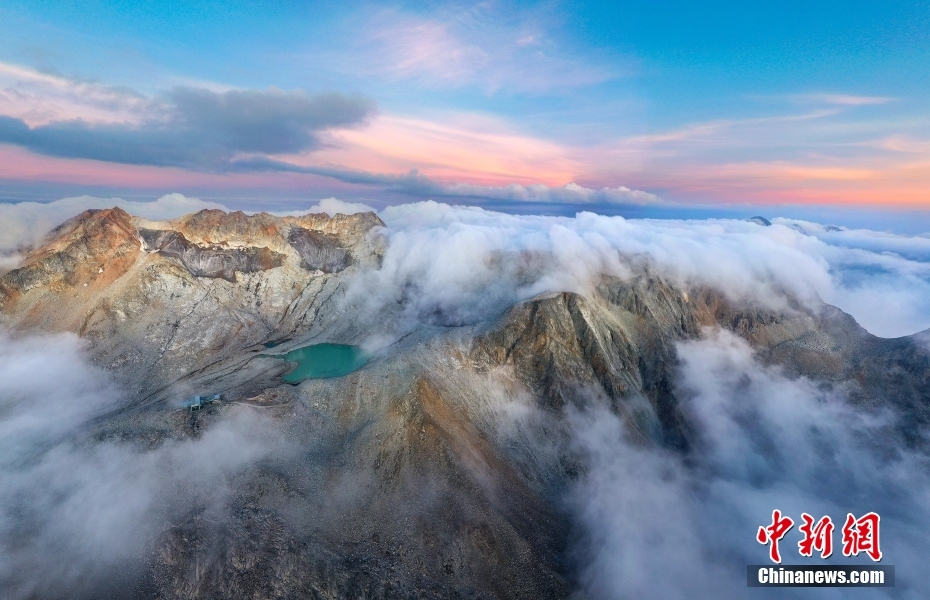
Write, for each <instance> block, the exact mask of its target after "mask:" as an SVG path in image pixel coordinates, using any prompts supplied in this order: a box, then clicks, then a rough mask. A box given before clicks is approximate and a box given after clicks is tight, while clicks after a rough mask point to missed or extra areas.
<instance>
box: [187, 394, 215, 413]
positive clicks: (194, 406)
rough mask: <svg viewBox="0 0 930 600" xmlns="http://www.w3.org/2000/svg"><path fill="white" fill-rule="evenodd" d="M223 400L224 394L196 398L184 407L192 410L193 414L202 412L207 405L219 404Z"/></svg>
mask: <svg viewBox="0 0 930 600" xmlns="http://www.w3.org/2000/svg"><path fill="white" fill-rule="evenodd" d="M222 399H223V395H222V394H213V395H212V396H194V397H193V398H191V399H190V400H188V401H186V402H185V403H184V405H183V406H185V407H187V408H190V409H191V412H194V411H198V410H200V409H201V408H203V407H204V406H206V405H207V404H212V403H214V402H219V401H220V400H222Z"/></svg>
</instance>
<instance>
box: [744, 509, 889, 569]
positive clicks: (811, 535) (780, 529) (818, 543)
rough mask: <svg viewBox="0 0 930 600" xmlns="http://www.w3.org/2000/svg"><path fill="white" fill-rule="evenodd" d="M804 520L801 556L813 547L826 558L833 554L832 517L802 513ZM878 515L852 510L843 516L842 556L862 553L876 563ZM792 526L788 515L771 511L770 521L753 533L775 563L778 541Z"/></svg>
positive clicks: (878, 555)
mask: <svg viewBox="0 0 930 600" xmlns="http://www.w3.org/2000/svg"><path fill="white" fill-rule="evenodd" d="M801 520H802V521H803V523H802V524H801V526H800V527H798V530H799V531H800V532H801V533H802V534H803V535H804V537H803V538H802V539H801V541H800V542H798V552H799V553H800V554H801V556H813V555H814V550H816V551H818V552H820V558H829V557H830V556H831V555H832V554H833V529H834V526H833V520H832V519H831V518H830V517H828V516H824V517H821V519H820V520H819V521H817V522H816V524H815V522H814V517H812V516H810V515H809V514H807V513H801ZM880 520H881V518H880V517H879V516H878V514H877V513H874V512H870V513H866V514H865V515H863V516H862V517H860V518H858V519H857V518H856V517H854V516H853V515H852V514H851V513H850V514H847V515H846V523H845V524H844V525H843V556H857V555H858V554H859V553H860V552H865V553H866V554H867V555H868V556H869V558H871V559H872V560H874V561H875V562H878V561H880V560H881V559H882V551H881V548H880V547H879V536H878V526H879V523H880ZM792 527H794V521H793V520H792V519H791V517H786V516H784V515H782V513H781V511H780V510H778V509H775V510H773V511H772V524H771V525H768V526H766V527H760V528H759V532H758V533H757V534H756V541H758V542H759V543H760V544H768V545H769V558H771V559H772V562H774V563H781V553H780V552H779V551H778V542H779V541H781V539H782V538H783V537H785V534H787V533H788V532H789V531H791V528H792Z"/></svg>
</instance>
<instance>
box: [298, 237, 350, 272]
mask: <svg viewBox="0 0 930 600" xmlns="http://www.w3.org/2000/svg"><path fill="white" fill-rule="evenodd" d="M287 243H288V244H290V245H291V246H293V247H294V249H295V250H297V253H298V254H300V266H301V267H302V268H304V269H307V270H308V271H323V272H324V273H338V272H339V271H342V270H344V269H345V268H346V267H348V266H349V264H350V263H351V258H350V257H349V253H348V252H347V251H346V250H345V249H344V248H340V247H339V239H338V238H337V237H336V236H334V235H332V234H329V233H320V232H316V231H311V230H309V229H304V228H303V227H296V226H294V227H291V231H290V232H289V233H288V234H287Z"/></svg>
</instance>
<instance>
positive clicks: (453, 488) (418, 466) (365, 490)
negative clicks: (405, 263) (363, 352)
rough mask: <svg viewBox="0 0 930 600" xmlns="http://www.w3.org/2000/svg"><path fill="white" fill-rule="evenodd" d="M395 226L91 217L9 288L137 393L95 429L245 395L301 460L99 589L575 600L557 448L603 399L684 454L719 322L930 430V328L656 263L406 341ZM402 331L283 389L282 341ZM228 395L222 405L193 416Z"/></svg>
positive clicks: (284, 453) (342, 339)
mask: <svg viewBox="0 0 930 600" xmlns="http://www.w3.org/2000/svg"><path fill="white" fill-rule="evenodd" d="M383 225H384V224H383V223H382V222H381V221H380V219H379V218H378V217H377V216H376V215H374V214H373V213H362V214H357V215H351V216H345V215H335V216H333V217H329V216H327V215H317V214H314V215H305V216H302V217H274V216H271V215H267V214H257V215H252V216H247V215H245V214H243V213H224V212H221V211H202V212H200V213H197V214H194V215H188V216H186V217H182V218H180V219H177V220H174V221H165V222H152V221H146V220H144V219H139V218H136V217H132V216H130V215H128V214H127V213H125V212H123V211H122V210H120V209H118V208H114V209H110V210H101V211H88V212H85V213H83V214H81V215H79V216H77V217H75V218H74V219H72V220H70V221H68V222H66V223H65V224H63V225H62V226H60V227H59V228H57V229H56V230H55V231H54V232H53V233H52V234H51V236H50V238H49V240H48V242H47V243H46V244H45V245H43V246H42V247H40V248H37V249H35V250H34V251H32V252H31V253H30V254H29V255H28V257H27V258H26V259H25V260H24V262H23V263H22V264H21V265H20V266H19V267H18V268H16V269H14V270H12V271H10V272H8V273H6V274H5V275H3V276H2V278H0V322H2V324H3V326H5V327H7V328H9V329H12V330H14V331H16V332H20V333H23V334H24V333H27V332H35V331H45V332H61V331H69V332H74V333H76V334H78V335H79V336H80V337H82V338H84V339H85V340H87V341H88V343H89V352H90V354H91V356H92V358H93V361H94V362H95V363H96V364H98V365H100V366H102V367H103V368H105V369H106V370H107V371H109V372H111V373H112V374H113V376H114V377H115V378H116V379H117V380H118V381H119V382H120V384H121V386H122V389H124V390H125V401H124V402H123V403H122V404H121V405H120V406H119V407H118V408H117V409H115V410H113V411H110V412H108V413H106V414H103V415H100V416H98V417H97V418H96V419H94V420H93V421H92V422H90V423H87V424H86V426H84V427H83V428H82V429H81V430H80V431H79V432H76V433H75V434H74V435H75V436H77V437H78V438H80V439H81V440H84V441H83V442H82V443H85V444H91V445H92V444H96V443H103V442H114V441H115V442H116V443H119V444H126V445H133V446H134V447H142V448H157V447H159V446H160V445H163V444H165V443H166V442H167V441H169V440H179V439H188V438H194V439H195V438H198V437H199V436H202V435H204V434H205V432H209V431H210V430H211V428H215V427H217V426H218V424H219V423H222V422H224V420H226V419H229V418H231V415H234V414H235V413H236V412H237V411H240V410H243V409H248V410H256V411H264V412H263V413H262V414H264V415H266V416H267V417H268V418H270V419H271V420H272V422H273V423H274V424H275V425H274V430H275V431H276V434H275V435H276V436H277V437H275V438H274V440H277V441H272V440H271V439H269V442H268V443H269V444H278V446H276V448H278V450H276V451H275V452H274V453H273V454H271V455H269V456H268V457H266V458H265V459H263V460H262V461H259V462H258V463H256V464H255V465H254V467H253V468H251V469H248V470H247V471H245V472H243V473H240V474H237V475H236V476H235V478H234V479H233V481H231V482H230V483H229V486H230V489H231V493H230V494H229V495H228V498H225V499H224V501H223V505H222V507H221V510H220V512H219V513H217V512H216V510H215V507H213V506H212V505H211V504H210V503H209V502H206V501H203V502H200V501H194V502H192V503H188V504H184V505H183V506H180V507H179V508H178V511H179V514H176V515H174V516H175V520H174V521H172V523H169V524H167V525H166V526H164V527H163V528H162V529H161V530H160V531H159V532H158V534H157V536H155V538H154V539H153V540H152V541H151V546H150V549H149V551H148V553H147V559H146V560H145V561H144V564H142V565H141V566H137V567H136V569H135V570H131V571H130V572H129V573H128V574H127V573H122V574H121V575H120V576H116V575H113V578H111V579H110V580H109V581H110V582H111V584H112V585H113V586H114V587H113V588H107V587H106V585H107V584H104V583H101V582H99V581H96V582H91V583H88V584H87V585H88V587H87V589H81V590H78V592H77V593H80V594H86V596H87V597H101V594H103V595H107V594H110V595H113V596H115V597H139V596H141V597H157V598H349V597H351V598H400V597H403V598H528V599H529V598H567V597H570V596H571V595H572V594H573V593H574V592H576V591H577V589H578V586H577V580H576V572H577V564H576V560H577V557H576V556H574V555H573V554H572V552H570V547H571V544H572V541H573V539H575V537H576V536H577V535H579V533H578V531H577V527H576V524H575V523H574V522H573V520H572V518H571V515H570V514H568V511H567V508H566V506H565V503H564V500H563V498H564V492H565V490H566V488H567V487H568V486H570V485H571V482H572V481H573V480H574V479H575V478H576V477H577V476H578V474H579V473H581V472H583V471H584V469H585V468H586V467H585V463H584V460H583V457H582V456H579V455H578V454H577V453H575V452H573V451H572V449H571V448H570V446H569V445H567V444H561V443H560V441H559V440H561V439H562V438H563V437H564V436H565V432H564V431H563V430H562V428H561V427H562V426H561V425H560V423H561V422H562V417H563V416H564V414H565V412H566V411H567V410H569V409H570V407H584V406H585V405H587V404H589V403H592V402H595V401H603V402H606V403H607V404H608V405H609V406H610V407H611V410H612V411H613V412H614V413H615V414H617V415H620V416H621V417H622V418H623V420H624V422H625V423H626V424H627V426H628V427H629V428H630V430H631V431H632V432H634V434H635V437H636V439H637V441H638V443H640V444H642V445H643V446H656V447H661V448H665V449H668V450H669V451H671V452H675V453H680V454H682V455H687V453H688V452H689V451H690V448H691V446H692V445H693V444H694V443H695V432H694V431H693V429H692V427H691V425H690V424H689V421H688V417H687V414H686V413H685V412H683V411H682V409H681V405H680V398H679V396H680V390H679V389H678V387H677V384H676V380H675V369H676V364H677V357H676V344H677V343H678V342H680V341H682V340H691V339H698V338H700V337H701V336H702V335H704V332H705V331H706V328H722V329H725V330H729V331H731V332H733V333H735V334H737V335H738V336H740V337H742V338H744V339H745V340H747V341H748V342H749V343H750V344H751V345H752V347H753V348H755V349H756V351H757V353H758V356H759V357H760V358H761V359H762V360H764V361H766V362H768V363H770V364H777V365H781V366H782V367H783V369H784V370H785V372H787V373H789V374H791V375H792V376H805V377H808V378H811V379H812V380H814V381H816V382H819V383H820V384H821V385H824V386H838V387H841V388H843V389H844V390H847V391H848V394H849V397H850V398H851V399H852V401H853V402H855V403H858V404H860V405H861V406H862V407H863V409H868V407H875V406H887V405H894V406H895V407H898V408H900V409H901V410H900V415H901V416H900V418H899V419H898V420H897V421H896V423H895V428H896V430H897V431H898V432H899V433H900V435H901V436H902V438H903V439H906V440H907V442H908V443H909V444H911V445H912V446H915V447H916V446H919V445H921V444H923V443H925V442H924V441H923V440H924V439H925V438H923V436H922V432H923V431H925V429H926V426H927V425H928V423H930V345H928V344H927V341H926V337H927V336H926V334H923V335H918V336H912V337H909V338H899V339H881V338H876V337H874V336H872V335H870V334H869V333H867V332H866V331H865V330H863V329H862V328H860V327H859V326H858V325H857V324H856V322H855V321H854V320H853V319H852V318H851V317H849V316H848V315H846V314H844V313H842V312H841V311H839V310H838V309H835V308H833V307H830V306H827V305H823V306H821V307H819V308H818V309H811V308H810V307H805V306H802V305H801V304H799V303H793V304H790V305H789V306H788V307H787V308H784V309H782V310H772V309H767V308H763V307H760V306H756V305H753V304H751V303H736V302H734V301H732V300H730V299H728V298H727V296H726V295H725V294H724V293H722V291H720V290H714V289H711V288H708V287H705V286H702V285H698V284H695V285H693V286H689V287H687V288H683V287H681V286H680V285H675V284H673V283H671V282H670V281H668V280H666V279H664V278H663V277H662V276H661V275H659V274H657V273H655V272H652V271H651V270H650V269H648V268H645V267H642V266H639V267H636V268H633V269H632V273H633V275H632V276H631V277H628V278H623V279H621V278H617V277H607V276H605V277H603V278H602V280H601V281H600V282H599V283H598V285H597V286H596V289H594V290H592V291H591V292H590V293H588V294H579V293H570V292H561V293H550V294H543V295H541V296H538V297H535V298H532V299H530V300H528V301H525V302H521V303H519V304H517V305H515V306H512V307H510V308H509V309H507V310H506V311H505V312H504V313H503V314H494V315H488V318H487V319H485V320H483V321H481V322H478V323H467V324H460V325H457V326H449V324H448V323H445V324H443V323H441V322H433V323H429V322H425V323H423V324H422V325H421V326H419V327H417V328H415V329H412V330H410V331H406V330H405V331H400V333H401V334H402V335H400V334H398V331H399V330H398V325H397V320H396V318H395V317H396V316H397V314H399V312H400V311H401V309H402V307H395V308H392V307H387V308H383V307H382V308H380V309H379V310H378V311H374V312H370V311H365V310H364V307H363V306H361V305H360V304H359V302H360V301H358V300H356V299H354V297H353V295H352V292H351V285H350V284H351V282H352V281H353V278H354V277H355V276H356V275H357V274H358V273H360V272H363V271H365V270H371V269H378V268H379V265H380V261H381V257H382V254H383V245H384V240H383V239H382V237H381V234H380V231H381V229H380V228H381V227H383ZM632 264H633V263H631V265H632ZM379 335H380V336H383V337H384V338H385V339H390V340H391V342H390V343H388V344H387V345H382V346H381V347H378V348H376V349H374V350H373V357H372V359H371V361H370V362H369V363H368V365H367V366H366V367H365V368H363V369H361V370H359V371H357V372H355V373H353V374H351V375H348V376H345V377H341V378H336V379H325V380H308V381H304V382H302V383H301V384H299V385H296V386H295V385H289V384H286V383H284V382H283V381H282V380H281V377H282V376H283V375H284V374H285V373H287V372H288V370H289V369H290V368H291V366H290V365H289V364H288V363H286V362H284V361H281V360H278V359H276V358H274V357H271V356H268V355H269V354H281V353H283V352H286V351H287V350H290V349H293V348H297V347H300V346H303V345H306V344H309V343H315V342H333V343H344V344H363V343H366V341H368V340H370V339H372V338H373V337H377V336H379ZM272 344H277V345H275V347H274V348H273V349H268V348H266V345H268V346H270V345H272ZM220 392H221V393H222V394H223V395H224V399H223V402H220V403H218V404H216V405H211V406H210V407H209V408H205V409H204V410H203V411H202V412H201V414H199V415H196V416H195V415H192V414H191V413H189V412H188V411H184V410H177V408H176V406H177V402H178V401H179V400H180V399H183V398H185V397H187V396H189V395H192V394H195V393H220ZM243 405H249V406H251V407H254V408H249V406H243ZM515 405H520V406H527V407H530V408H532V409H533V410H535V411H538V412H539V414H540V415H542V416H543V420H542V421H541V422H540V423H539V425H538V427H537V428H536V429H532V428H531V429H530V430H524V429H519V428H517V429H514V428H511V427H509V426H508V420H507V418H506V416H507V413H508V411H509V410H511V409H512V408H513V406H515ZM534 431H535V434H539V435H544V436H545V437H546V438H547V439H549V440H551V444H550V445H548V446H547V448H552V449H553V450H552V451H551V452H550V451H541V450H540V446H539V445H538V444H537V441H536V440H535V439H534V437H533V436H534V435H535V434H534ZM282 440H283V441H282ZM113 582H116V583H113ZM44 593H45V594H47V595H48V597H75V596H74V594H75V593H76V592H75V590H74V589H70V590H62V589H56V588H55V587H54V585H52V586H50V587H49V589H48V590H47V591H46V592H44Z"/></svg>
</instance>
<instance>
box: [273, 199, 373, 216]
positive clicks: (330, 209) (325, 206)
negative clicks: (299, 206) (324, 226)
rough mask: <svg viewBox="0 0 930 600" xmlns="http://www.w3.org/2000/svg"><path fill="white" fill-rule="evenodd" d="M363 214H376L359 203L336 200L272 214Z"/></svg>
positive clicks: (323, 200) (371, 208) (325, 200)
mask: <svg viewBox="0 0 930 600" xmlns="http://www.w3.org/2000/svg"><path fill="white" fill-rule="evenodd" d="M363 212H378V211H377V210H376V209H375V208H373V207H371V206H368V205H367V204H363V203H361V202H346V201H344V200H339V199H338V198H323V199H322V200H320V201H319V202H317V203H316V204H314V205H313V206H311V207H310V208H308V209H306V210H290V211H286V212H273V213H272V214H274V215H278V216H282V217H284V216H295V217H296V216H300V215H305V214H307V213H326V214H328V215H330V216H333V215H339V214H341V215H354V214H357V213H363Z"/></svg>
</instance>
